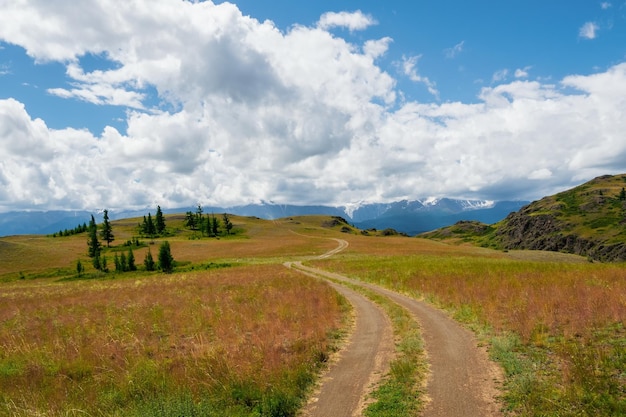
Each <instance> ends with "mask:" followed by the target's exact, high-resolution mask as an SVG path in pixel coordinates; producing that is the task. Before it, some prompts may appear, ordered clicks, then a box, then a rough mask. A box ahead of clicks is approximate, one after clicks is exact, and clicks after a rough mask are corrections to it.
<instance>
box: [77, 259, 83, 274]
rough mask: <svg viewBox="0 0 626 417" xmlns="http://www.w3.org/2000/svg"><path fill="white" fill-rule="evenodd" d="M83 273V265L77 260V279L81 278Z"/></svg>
mask: <svg viewBox="0 0 626 417" xmlns="http://www.w3.org/2000/svg"><path fill="white" fill-rule="evenodd" d="M83 272H85V267H84V266H83V263H82V262H81V261H80V259H79V260H78V261H77V262H76V273H77V274H78V276H79V277H81V276H82V275H83Z"/></svg>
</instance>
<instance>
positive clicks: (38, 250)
mask: <svg viewBox="0 0 626 417" xmlns="http://www.w3.org/2000/svg"><path fill="white" fill-rule="evenodd" d="M217 217H219V216H217ZM165 218H166V222H167V227H168V232H169V235H168V236H165V237H158V238H154V239H151V238H146V237H140V240H141V242H142V243H143V245H142V247H139V248H135V247H133V253H134V256H135V259H136V262H137V264H141V262H142V261H143V259H144V258H145V256H146V254H147V252H148V251H151V253H152V255H153V256H154V257H156V255H157V253H158V248H159V244H160V243H161V242H162V241H164V240H167V241H169V242H170V244H171V247H172V254H173V256H174V258H175V260H176V261H178V262H179V263H180V264H183V265H184V264H190V263H191V264H194V263H202V262H205V261H207V260H210V261H213V262H236V263H246V262H252V263H258V262H261V261H264V262H281V261H282V260H283V259H287V258H286V257H294V256H296V257H306V256H314V255H319V254H321V253H323V252H325V251H326V250H328V249H330V248H332V247H333V245H334V243H333V242H330V241H328V240H325V239H311V238H310V237H307V235H306V234H317V235H318V236H319V235H320V234H321V235H325V234H332V233H333V232H331V231H328V230H326V229H324V228H322V227H320V226H319V224H320V223H321V222H322V219H323V217H320V216H310V217H303V218H301V219H300V220H289V219H285V220H282V221H280V222H278V221H277V222H272V221H265V220H261V219H257V218H252V217H239V216H232V217H231V221H232V222H233V224H234V226H235V228H236V229H239V230H241V233H238V234H236V235H233V236H226V237H221V238H219V239H209V238H201V237H200V234H199V232H197V231H190V230H188V229H186V228H185V227H184V226H183V220H184V216H181V215H166V216H165ZM139 222H140V220H139V219H124V220H116V221H114V222H112V224H113V233H114V235H115V240H114V241H113V242H112V244H111V247H110V248H106V245H104V248H103V253H102V255H103V256H104V257H107V258H108V261H109V264H110V266H111V267H112V266H113V265H112V262H111V261H112V259H113V257H114V256H115V253H124V252H126V251H128V248H127V247H125V246H124V243H125V242H127V241H129V240H131V239H132V238H133V237H137V236H138V224H139ZM281 225H282V227H281ZM296 231H298V232H302V233H304V234H298V233H295V232H296ZM335 234H336V232H335ZM290 259H291V258H290ZM78 260H80V261H81V262H82V264H83V265H84V266H85V268H86V272H87V273H92V272H94V270H93V269H92V268H91V260H90V258H89V257H88V256H87V234H86V233H83V234H78V235H73V236H67V237H55V238H53V237H51V236H38V235H37V236H35V235H33V236H9V237H0V281H10V280H13V279H16V278H18V277H23V278H26V279H29V278H38V277H64V276H68V275H71V274H72V273H73V272H74V271H75V267H76V262H77V261H78Z"/></svg>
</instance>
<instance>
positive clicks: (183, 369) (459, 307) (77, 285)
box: [0, 182, 626, 416]
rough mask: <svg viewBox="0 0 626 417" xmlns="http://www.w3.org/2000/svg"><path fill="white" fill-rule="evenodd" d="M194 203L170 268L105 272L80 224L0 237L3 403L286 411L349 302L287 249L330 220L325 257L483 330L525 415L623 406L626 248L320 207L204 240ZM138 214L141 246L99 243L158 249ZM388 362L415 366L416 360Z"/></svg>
mask: <svg viewBox="0 0 626 417" xmlns="http://www.w3.org/2000/svg"><path fill="white" fill-rule="evenodd" d="M622 184H623V182H622ZM620 189H621V186H620ZM618 193H619V190H617V191H615V192H614V193H613V197H612V198H613V199H614V200H617V196H618ZM609 194H610V193H609V192H608V191H605V192H604V195H605V197H608V196H609ZM184 217H185V216H184V214H180V215H168V216H167V217H166V218H167V222H168V229H169V230H170V231H171V235H172V236H171V237H168V244H169V246H170V249H171V252H172V253H174V254H175V256H176V269H175V270H174V271H173V273H172V274H168V275H159V276H158V278H156V276H157V275H155V274H154V273H151V272H149V271H147V269H149V268H147V267H146V265H145V264H144V265H143V266H141V267H140V268H139V269H140V270H139V271H135V272H133V273H125V274H119V275H117V274H107V275H105V274H103V273H102V272H101V271H97V270H96V269H94V268H93V267H92V265H91V263H90V262H88V261H89V259H90V258H88V257H87V253H85V237H84V236H81V235H77V236H69V237H67V238H64V239H60V240H52V239H49V238H46V237H41V238H38V237H28V238H25V237H19V236H13V237H7V238H1V239H0V407H2V408H0V415H2V414H7V415H17V416H20V415H23V416H25V415H33V414H37V413H38V412H42V411H45V412H46V413H47V415H51V416H57V415H59V416H60V415H67V414H71V413H72V412H75V413H79V412H83V411H84V412H87V413H90V414H92V415H137V416H138V415H146V414H148V415H177V413H183V414H191V415H193V413H196V414H200V415H201V414H203V413H206V414H209V415H211V413H213V415H234V416H237V415H246V416H247V415H251V414H254V413H256V414H257V415H265V414H269V413H270V412H271V411H270V410H274V411H273V412H276V413H278V412H283V411H284V412H285V413H286V414H285V415H291V414H290V413H293V412H294V411H293V410H294V409H295V408H297V407H298V404H300V401H301V400H302V398H303V397H304V396H305V394H304V392H305V391H304V390H305V388H304V387H306V386H308V384H309V383H310V382H311V381H312V380H313V378H314V377H313V375H314V373H315V371H316V370H317V369H318V368H319V366H320V363H321V362H323V361H324V358H327V355H328V350H329V349H330V346H331V345H332V343H333V342H332V341H333V340H334V339H335V338H336V334H337V331H338V329H339V322H340V317H341V314H342V313H341V311H342V309H345V308H346V307H345V305H343V304H342V303H343V301H342V300H341V299H338V298H337V296H336V295H335V294H334V293H333V292H332V291H330V290H329V289H328V287H327V286H325V285H323V284H321V283H319V282H317V281H314V280H309V279H303V278H302V277H301V276H300V275H298V276H292V275H290V274H291V273H290V272H289V271H286V270H284V268H283V267H282V266H280V264H281V263H282V262H284V261H285V260H286V259H293V258H294V257H300V256H301V257H309V256H312V255H319V254H321V253H324V252H325V251H327V250H328V249H330V248H332V245H333V243H330V241H328V240H327V239H319V237H333V238H342V239H345V240H349V241H350V246H349V247H348V249H346V250H345V251H344V252H342V253H341V254H340V255H337V256H336V259H335V258H333V259H328V260H324V261H315V263H316V264H317V265H321V266H322V267H324V268H326V269H332V270H336V271H339V272H344V273H345V274H346V275H349V276H355V277H359V278H361V279H364V280H368V281H373V282H376V283H379V284H381V285H384V286H387V287H389V288H392V289H396V290H399V291H402V292H405V293H408V294H411V295H413V296H415V297H424V298H426V299H428V300H430V301H431V302H433V303H436V304H438V305H439V306H441V307H443V308H446V309H448V310H449V311H450V312H451V314H453V315H454V317H455V318H456V319H457V320H459V321H462V322H465V323H466V324H467V325H468V326H470V327H472V328H473V329H474V330H475V331H477V332H479V333H480V334H481V338H482V340H483V343H488V344H489V346H490V350H491V353H492V355H493V356H494V357H495V358H496V359H497V360H499V361H500V363H502V364H503V367H504V369H505V371H506V373H507V380H506V386H505V387H506V393H505V394H506V395H505V401H506V407H507V408H508V409H509V410H510V412H511V413H512V414H518V415H529V416H530V415H559V416H579V415H594V416H611V415H620V413H621V414H624V413H625V412H626V411H625V401H626V400H625V398H626V392H625V391H624V387H625V386H626V380H625V379H624V378H625V375H626V374H625V373H624V369H626V363H625V358H626V329H624V327H623V323H624V322H625V321H626V320H625V319H626V305H625V304H624V302H623V300H624V298H625V294H626V287H625V286H626V275H625V274H626V272H625V270H624V268H623V265H620V264H599V263H589V262H586V260H585V259H584V258H579V257H573V256H571V255H565V254H560V253H549V252H519V251H509V252H508V253H503V252H502V251H492V250H488V249H484V248H477V247H472V246H457V245H446V244H443V243H440V242H435V241H429V240H424V239H414V238H410V239H408V238H404V237H400V236H389V237H386V238H377V237H375V236H373V235H378V234H379V233H380V232H379V231H376V230H372V231H371V232H368V234H370V236H364V235H361V234H359V233H347V234H346V233H341V228H342V227H346V226H347V225H346V224H344V223H341V222H340V223H338V224H336V225H335V226H333V227H331V228H329V227H320V226H322V224H323V223H325V222H333V221H334V220H337V219H329V218H328V217H319V216H308V217H300V218H297V219H286V220H283V221H280V220H279V221H277V222H265V221H262V220H259V219H254V218H242V217H237V216H231V221H232V222H233V224H234V225H235V227H234V229H237V230H239V232H237V233H233V234H232V235H230V236H224V238H223V239H220V240H217V239H203V240H192V239H190V237H191V236H193V234H194V233H197V231H196V232H194V231H191V230H188V229H186V228H185V227H184V220H185V218H184ZM205 218H210V216H205ZM137 223H138V222H137V219H129V220H119V221H114V222H112V224H113V227H114V228H115V231H116V237H117V238H118V239H119V240H120V241H122V242H128V241H130V242H131V245H130V246H125V245H124V244H122V245H119V246H117V247H115V246H111V248H108V249H107V248H101V247H99V245H98V246H97V247H98V248H99V252H101V255H100V256H101V260H102V259H105V258H106V257H108V259H109V260H114V256H115V255H116V254H117V256H118V262H121V255H122V254H124V255H125V258H126V264H127V265H129V264H130V252H128V250H129V249H132V253H133V257H135V256H136V257H138V259H144V260H146V259H148V258H149V257H150V258H151V257H152V251H151V249H152V246H154V245H157V246H155V247H156V248H158V247H159V246H160V245H161V244H162V243H163V242H164V240H163V239H162V238H159V237H155V238H154V239H153V240H150V241H149V242H148V241H146V243H145V244H141V245H135V244H134V243H135V239H136V238H135V234H136V233H137V229H136V226H137ZM293 231H295V232H297V233H293ZM307 236H310V237H307ZM96 237H97V236H96ZM137 241H138V239H137ZM89 247H91V245H90V246H89ZM78 261H80V263H81V264H82V265H83V267H84V271H83V273H82V279H76V276H77V273H78V270H77V265H78ZM155 263H156V262H155V260H154V259H153V260H152V264H153V269H154V267H156V265H155ZM21 277H23V278H24V279H20V278H21ZM105 277H106V279H99V278H105ZM94 278H96V279H94ZM315 294H317V295H315ZM2 300H11V301H10V302H2ZM327 332H330V333H327ZM393 369H394V374H397V376H398V377H400V379H404V380H406V378H405V377H406V376H407V375H410V372H409V368H407V366H406V364H403V363H398V364H396V365H394V368H393ZM416 375H417V377H418V378H419V371H418V374H416ZM33 387H34V388H33ZM396 388H397V387H396ZM396 388H393V390H392V391H391V392H392V394H391V395H392V396H391V397H389V398H391V399H392V402H393V398H394V397H393V395H396V394H393V393H394V392H396V393H397V392H400V391H396ZM399 389H404V388H399ZM383 395H387V394H384V393H383ZM381 398H382V397H381ZM385 401H387V400H385ZM398 406H400V405H398ZM71 410H74V411H71ZM76 410H80V411H76ZM220 413H221V414H220ZM264 413H265V414H264Z"/></svg>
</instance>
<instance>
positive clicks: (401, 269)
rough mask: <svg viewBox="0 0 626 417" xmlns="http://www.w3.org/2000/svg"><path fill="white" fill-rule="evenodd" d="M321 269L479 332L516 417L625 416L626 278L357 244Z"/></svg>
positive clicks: (567, 259) (581, 267) (580, 265)
mask: <svg viewBox="0 0 626 417" xmlns="http://www.w3.org/2000/svg"><path fill="white" fill-rule="evenodd" d="M349 240H350V247H349V249H348V250H347V251H346V252H344V253H342V254H339V255H337V256H336V257H334V258H331V259H328V260H324V261H316V262H315V265H316V266H317V267H321V268H325V269H329V270H333V271H337V272H341V273H343V274H346V275H349V276H352V277H356V278H359V279H362V280H365V281H369V282H374V283H377V284H381V285H383V286H386V287H389V288H392V289H395V290H398V291H401V292H405V293H408V294H411V295H413V296H414V297H416V298H425V299H426V300H428V301H430V302H433V303H435V304H437V305H439V306H441V307H442V308H444V309H447V310H449V311H450V313H451V314H452V315H453V316H454V317H455V318H456V319H457V320H459V321H461V322H465V323H467V324H468V325H470V326H472V327H473V328H474V329H475V330H476V331H477V332H479V333H480V334H482V337H483V340H484V341H485V343H490V344H491V346H492V348H491V352H492V354H493V356H494V357H495V358H496V359H498V360H499V361H500V362H501V363H502V364H503V367H504V369H505V372H506V373H507V386H506V388H507V392H506V397H505V400H506V405H507V408H508V409H509V410H510V411H511V412H512V413H513V414H515V415H525V416H526V415H528V416H539V415H550V416H583V415H584V416H615V415H626V329H625V328H624V321H625V319H626V269H625V267H624V265H615V264H613V265H606V264H595V263H588V262H586V261H585V260H584V259H582V258H580V257H575V256H568V255H563V254H558V253H555V254H551V253H546V252H510V253H503V252H496V251H491V250H487V249H484V248H475V247H470V246H454V245H445V244H442V243H436V242H431V241H425V240H421V239H406V238H392V237H390V238H375V239H374V242H372V241H371V239H369V238H363V237H358V236H354V237H351V238H350V239H349Z"/></svg>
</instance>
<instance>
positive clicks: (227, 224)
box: [223, 213, 233, 235]
mask: <svg viewBox="0 0 626 417" xmlns="http://www.w3.org/2000/svg"><path fill="white" fill-rule="evenodd" d="M223 220H224V229H226V234H227V235H229V234H230V231H231V230H232V229H233V224H232V223H231V221H230V219H229V218H228V215H227V214H226V213H224V216H223Z"/></svg>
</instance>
